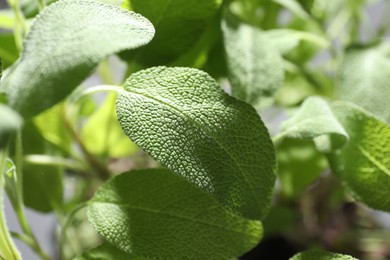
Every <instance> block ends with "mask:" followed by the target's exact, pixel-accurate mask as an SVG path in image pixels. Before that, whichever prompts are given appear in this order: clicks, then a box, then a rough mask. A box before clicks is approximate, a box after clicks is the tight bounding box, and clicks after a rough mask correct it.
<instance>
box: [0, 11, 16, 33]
mask: <svg viewBox="0 0 390 260" xmlns="http://www.w3.org/2000/svg"><path fill="white" fill-rule="evenodd" d="M14 26H15V16H14V14H13V12H12V11H11V10H0V28H1V29H8V30H12V29H14Z"/></svg>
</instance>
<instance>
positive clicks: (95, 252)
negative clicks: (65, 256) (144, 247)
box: [73, 243, 147, 260]
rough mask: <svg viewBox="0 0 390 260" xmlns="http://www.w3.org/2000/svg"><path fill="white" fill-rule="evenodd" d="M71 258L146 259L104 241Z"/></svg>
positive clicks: (76, 259) (86, 259)
mask: <svg viewBox="0 0 390 260" xmlns="http://www.w3.org/2000/svg"><path fill="white" fill-rule="evenodd" d="M73 260H147V259H146V258H144V257H140V256H132V255H131V254H128V253H126V252H124V251H121V250H119V249H118V248H116V247H114V246H113V245H111V244H109V243H104V244H102V245H100V246H98V247H96V248H93V249H91V250H88V251H86V252H84V253H83V254H82V255H80V256H78V257H75V258H74V259H73Z"/></svg>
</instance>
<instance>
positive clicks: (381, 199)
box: [329, 102, 390, 211]
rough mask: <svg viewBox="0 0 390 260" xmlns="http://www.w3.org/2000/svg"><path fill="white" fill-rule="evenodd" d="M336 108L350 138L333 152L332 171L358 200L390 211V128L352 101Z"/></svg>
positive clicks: (333, 107) (330, 158)
mask: <svg viewBox="0 0 390 260" xmlns="http://www.w3.org/2000/svg"><path fill="white" fill-rule="evenodd" d="M332 109H333V111H334V113H335V115H336V116H337V118H338V120H339V121H340V122H341V124H342V125H343V126H344V128H345V129H346V131H347V132H348V135H349V138H350V140H349V142H348V143H347V145H346V146H345V147H343V148H342V149H339V150H337V151H335V152H334V153H332V154H330V155H329V161H330V164H331V167H332V170H333V171H334V172H335V173H336V174H337V175H338V176H339V178H340V179H341V180H342V181H343V182H344V184H345V185H346V186H347V187H348V188H349V190H350V191H351V192H352V195H353V196H354V197H355V198H356V199H357V200H359V201H361V202H363V203H365V204H367V205H368V206H370V207H371V208H374V209H379V210H384V211H390V189H389V187H390V127H389V126H388V125H387V124H385V123H383V122H381V121H380V120H378V119H376V118H375V117H373V116H371V115H369V114H367V113H366V112H364V111H363V110H361V109H359V108H358V107H357V106H354V105H352V104H347V103H341V102H340V103H337V104H335V105H333V106H332Z"/></svg>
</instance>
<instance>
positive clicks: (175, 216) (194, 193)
mask: <svg viewBox="0 0 390 260" xmlns="http://www.w3.org/2000/svg"><path fill="white" fill-rule="evenodd" d="M88 218H89V221H90V222H91V224H92V225H93V227H94V228H95V229H96V230H97V231H98V232H99V233H100V234H101V235H102V236H103V237H104V238H105V239H106V240H107V241H108V242H110V243H112V244H113V245H115V246H116V247H118V248H119V249H121V250H123V251H125V252H127V253H129V254H134V255H139V256H144V257H147V258H152V259H172V258H175V259H185V258H188V256H191V258H193V259H231V258H233V257H237V256H239V255H241V254H243V253H244V252H246V251H248V250H249V249H251V248H252V247H254V246H255V245H256V244H257V243H258V242H259V240H260V239H261V236H262V226H261V222H260V221H251V220H246V219H244V218H241V217H239V216H236V215H233V214H231V213H230V212H228V211H226V210H225V209H224V208H223V207H222V206H221V205H219V204H218V203H217V201H215V200H214V199H213V198H212V197H210V196H209V195H208V194H207V193H205V192H203V191H202V190H200V189H199V188H197V187H195V186H194V185H192V184H191V183H189V182H187V181H186V180H185V179H184V178H182V177H181V176H178V175H176V174H174V173H172V172H169V171H168V170H164V169H154V170H139V171H132V172H128V173H124V174H122V175H119V176H117V177H115V178H113V179H112V180H110V181H108V182H107V183H105V184H103V185H102V186H101V187H100V188H99V189H98V191H97V192H96V194H95V195H94V197H93V198H92V199H91V201H90V202H89V205H88Z"/></svg>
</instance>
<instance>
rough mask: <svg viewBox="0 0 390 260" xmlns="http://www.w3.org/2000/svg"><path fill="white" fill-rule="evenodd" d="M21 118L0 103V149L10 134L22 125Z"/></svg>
mask: <svg viewBox="0 0 390 260" xmlns="http://www.w3.org/2000/svg"><path fill="white" fill-rule="evenodd" d="M22 122H23V120H22V118H21V117H20V116H19V114H18V113H16V112H15V111H13V110H12V109H11V108H9V107H8V106H6V105H3V104H0V149H1V148H3V147H4V146H5V145H6V144H7V142H8V139H9V138H10V136H11V135H12V134H13V133H15V132H16V131H17V130H18V129H19V128H20V127H21V126H22Z"/></svg>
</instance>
